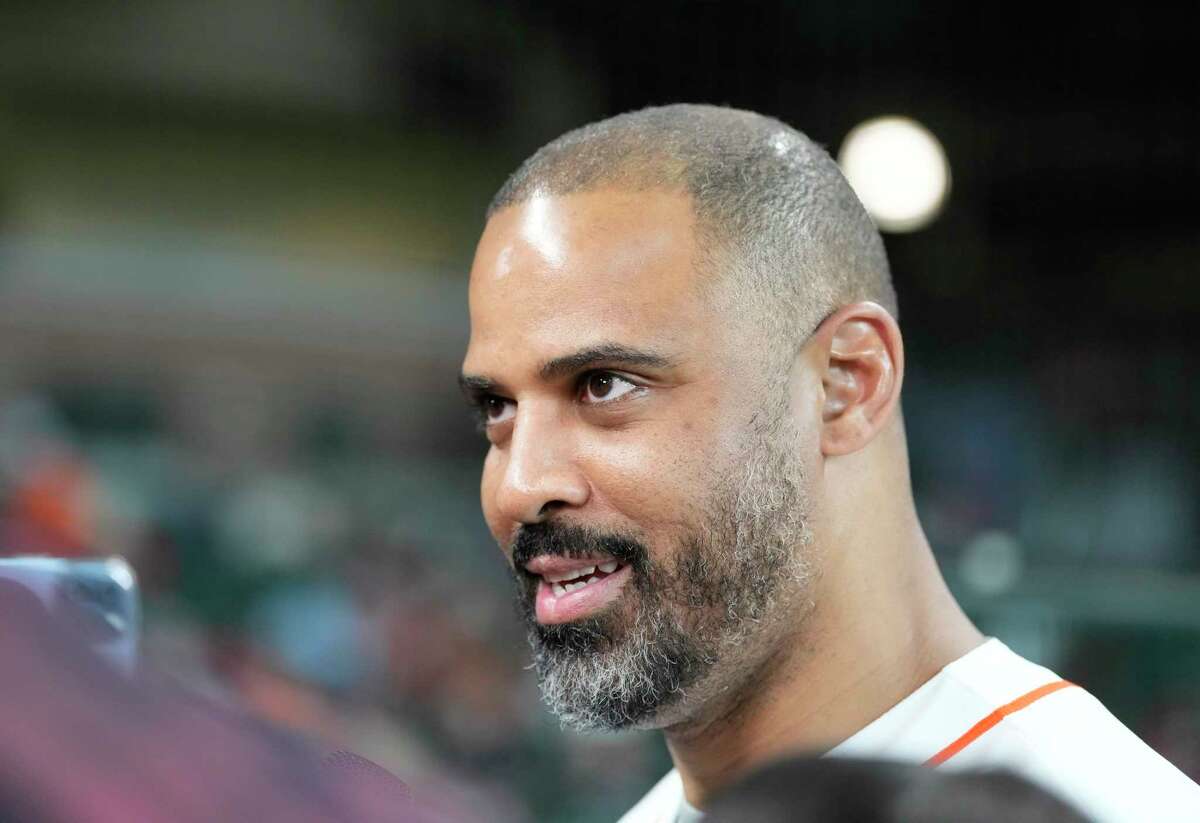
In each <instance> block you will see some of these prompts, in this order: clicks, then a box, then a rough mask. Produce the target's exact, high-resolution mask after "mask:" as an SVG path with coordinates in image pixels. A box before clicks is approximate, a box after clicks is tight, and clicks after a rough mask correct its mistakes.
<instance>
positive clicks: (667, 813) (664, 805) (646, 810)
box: [618, 769, 683, 823]
mask: <svg viewBox="0 0 1200 823" xmlns="http://www.w3.org/2000/svg"><path fill="white" fill-rule="evenodd" d="M682 799H683V781H682V780H680V778H679V772H677V771H675V769H671V771H669V772H667V773H666V774H665V775H664V776H663V778H662V780H659V781H658V782H657V783H656V784H654V788H652V789H651V790H650V791H648V792H646V795H645V796H644V797H643V798H642V799H641V800H639V801H638V802H637V805H635V806H634V807H633V808H632V809H630V810H629V811H627V812H626V813H625V814H624V815H623V816H622V817H621V819H620V820H619V821H618V823H674V820H675V813H676V811H678V809H679V803H680V801H681V800H682Z"/></svg>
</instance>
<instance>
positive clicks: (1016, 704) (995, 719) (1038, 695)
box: [925, 680, 1075, 766]
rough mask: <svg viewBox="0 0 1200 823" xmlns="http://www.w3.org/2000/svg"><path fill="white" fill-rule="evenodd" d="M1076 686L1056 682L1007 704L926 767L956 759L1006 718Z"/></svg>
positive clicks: (973, 727) (971, 729) (939, 753)
mask: <svg viewBox="0 0 1200 823" xmlns="http://www.w3.org/2000/svg"><path fill="white" fill-rule="evenodd" d="M1074 685H1075V684H1074V683H1071V682H1070V681H1067V680H1058V681H1055V682H1054V683H1047V684H1046V685H1045V686H1038V687H1037V688H1036V689H1034V690H1033V691H1031V692H1027V693H1026V694H1023V695H1021V696H1020V697H1018V698H1017V699H1016V700H1014V701H1012V702H1011V703H1005V704H1004V705H1003V706H1001V707H1000V708H998V709H996V710H995V711H994V712H992V713H991V714H989V715H988V716H987V717H985V718H983V720H980V721H979V722H978V723H976V724H975V725H974V726H972V727H971V728H969V729H967V731H966V733H965V734H963V735H962V737H960V738H958V739H957V740H955V741H954V742H953V743H951V744H950V745H949V746H947V747H946V748H944V749H942V750H941V751H940V752H938V753H937V754H935V755H934V756H933V757H931V758H929V759H928V760H926V761H925V765H926V766H940V765H942V764H943V763H945V762H946V761H947V760H949V759H950V758H952V757H954V755H956V754H958V753H959V752H961V751H962V750H963V749H965V748H966V747H967V746H970V745H971V744H972V743H974V742H975V741H976V740H978V739H979V738H981V737H983V735H985V734H987V732H988V730H990V729H991V728H992V727H993V726H995V725H996V724H997V723H999V722H1000V721H1001V720H1003V719H1004V718H1006V717H1008V716H1009V715H1010V714H1012V713H1013V712H1019V711H1021V709H1024V708H1026V707H1027V706H1031V705H1033V704H1034V703H1036V702H1037V701H1039V700H1041V699H1042V698H1043V697H1045V696H1046V695H1048V694H1054V693H1055V692H1056V691H1059V690H1060V689H1065V688H1067V687H1068V686H1074Z"/></svg>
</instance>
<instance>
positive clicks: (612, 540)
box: [512, 521, 650, 573]
mask: <svg viewBox="0 0 1200 823" xmlns="http://www.w3.org/2000/svg"><path fill="white" fill-rule="evenodd" d="M595 554H607V555H610V556H611V557H612V558H613V559H614V560H616V561H617V562H619V563H622V564H628V565H630V566H632V567H633V568H634V570H641V569H645V568H646V563H647V560H648V559H649V556H650V553H649V551H648V550H647V549H646V547H645V546H644V545H643V544H642V543H641V542H639V541H638V540H636V539H634V538H632V537H627V536H624V535H619V534H613V533H610V532H602V531H599V530H597V529H590V528H585V527H582V526H572V525H568V524H566V523H554V522H550V521H546V522H544V523H531V524H529V525H525V526H522V527H521V528H520V530H519V531H518V532H517V536H516V538H515V539H514V540H513V544H512V564H513V567H514V569H515V570H516V571H518V572H521V573H524V571H525V569H524V566H525V564H526V563H528V562H529V561H530V560H532V559H533V558H535V557H539V556H541V555H550V556H556V557H587V556H589V555H595Z"/></svg>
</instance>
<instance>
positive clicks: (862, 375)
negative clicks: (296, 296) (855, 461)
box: [813, 302, 904, 457]
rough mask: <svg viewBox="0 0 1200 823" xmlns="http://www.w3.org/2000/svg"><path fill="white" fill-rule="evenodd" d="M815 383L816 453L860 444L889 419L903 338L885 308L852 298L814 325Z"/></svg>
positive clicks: (900, 373)
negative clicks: (820, 396)
mask: <svg viewBox="0 0 1200 823" xmlns="http://www.w3.org/2000/svg"><path fill="white" fill-rule="evenodd" d="M813 343H814V344H815V345H816V346H818V355H819V357H820V369H821V387H822V389H823V390H824V395H825V396H824V402H823V404H822V408H821V452H822V453H823V454H824V455H825V456H827V457H833V456H836V455H843V454H850V453H851V452H855V451H858V450H859V449H861V448H863V447H864V446H865V445H867V443H869V442H871V440H872V439H873V438H874V437H875V435H876V434H878V433H879V431H880V430H881V429H882V428H883V427H884V426H885V425H886V424H887V422H888V420H890V419H891V417H892V414H893V412H894V409H895V408H896V406H897V404H898V403H899V402H900V384H901V382H902V381H903V379H904V340H903V339H902V338H901V336H900V327H899V326H898V325H897V324H896V321H895V319H894V318H893V317H892V316H891V314H889V313H888V311H887V309H885V308H883V307H882V306H880V305H879V304H877V303H867V302H864V303H853V304H851V305H849V306H843V307H842V308H841V309H839V310H838V311H836V312H834V313H833V314H832V315H830V316H829V317H828V318H826V319H825V321H824V322H823V323H821V325H820V326H819V327H818V328H817V330H816V332H815V333H814V334H813Z"/></svg>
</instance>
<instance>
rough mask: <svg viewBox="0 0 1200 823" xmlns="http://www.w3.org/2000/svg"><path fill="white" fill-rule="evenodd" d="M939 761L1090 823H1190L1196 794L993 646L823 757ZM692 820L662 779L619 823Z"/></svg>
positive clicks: (672, 779) (1072, 692)
mask: <svg viewBox="0 0 1200 823" xmlns="http://www.w3.org/2000/svg"><path fill="white" fill-rule="evenodd" d="M985 718H986V722H982V723H981V721H984V720H985ZM939 753H941V758H944V760H942V763H943V764H944V765H940V766H939V768H957V769H963V768H966V769H981V768H1007V769H1011V770H1012V771H1014V772H1016V773H1018V774H1020V775H1022V776H1024V777H1026V778H1028V779H1029V780H1031V781H1033V782H1035V783H1038V784H1040V785H1042V786H1044V787H1045V788H1046V789H1048V790H1049V791H1051V792H1052V793H1054V794H1055V795H1057V796H1058V797H1060V798H1062V799H1063V800H1065V801H1067V802H1068V803H1070V804H1072V805H1073V806H1075V807H1076V808H1077V809H1079V811H1081V812H1083V813H1084V814H1085V815H1087V816H1089V817H1091V818H1093V819H1094V820H1096V821H1097V822H1098V823H1130V822H1131V821H1139V823H1140V821H1148V820H1153V821H1159V822H1161V823H1168V821H1200V786H1197V785H1196V784H1195V783H1193V782H1192V781H1191V780H1189V779H1188V778H1187V777H1186V776H1185V775H1184V774H1183V773H1182V772H1180V771H1179V770H1178V769H1176V768H1175V767H1174V766H1173V765H1171V764H1170V763H1168V762H1167V761H1166V760H1165V759H1163V758H1162V757H1161V756H1160V755H1159V754H1157V753H1156V752H1155V751H1154V750H1153V749H1151V748H1150V747H1149V746H1147V745H1146V744H1145V743H1143V742H1142V741H1141V740H1140V739H1139V738H1138V737H1137V735H1135V734H1134V733H1133V732H1131V731H1130V730H1129V729H1127V728H1125V726H1123V725H1122V724H1121V722H1120V721H1119V720H1117V719H1116V718H1115V717H1113V716H1112V714H1110V713H1109V711H1108V710H1107V709H1105V708H1104V706H1103V705H1101V703H1100V701H1098V700H1097V699H1096V698H1094V697H1092V696H1091V695H1090V694H1088V693H1087V692H1086V691H1084V690H1083V689H1081V688H1080V687H1078V686H1075V685H1071V684H1066V683H1065V682H1064V681H1062V679H1061V678H1060V677H1059V676H1058V675H1056V674H1055V673H1054V672H1052V671H1050V670H1049V669H1046V668H1043V667H1042V666H1038V665H1037V664H1035V663H1031V662H1029V661H1028V660H1026V659H1024V658H1023V657H1020V656H1019V655H1017V654H1015V653H1013V652H1012V651H1011V650H1010V649H1009V648H1008V647H1007V646H1005V645H1004V644H1003V643H1001V642H1000V641H999V640H996V639H995V638H992V639H990V640H988V641H987V642H985V643H983V644H982V645H981V646H979V647H978V648H976V649H974V650H972V651H970V652H968V653H967V654H965V655H963V656H962V657H960V658H959V659H958V660H955V661H954V662H953V663H951V664H950V665H948V666H946V668H944V669H942V670H941V671H940V672H938V673H937V674H936V675H935V676H934V677H933V678H932V679H930V680H929V682H927V683H925V684H924V685H923V686H921V687H920V688H919V689H917V690H916V691H915V692H913V693H912V694H910V695H909V696H908V697H906V698H904V699H903V700H901V701H900V702H899V703H897V704H896V705H895V706H894V707H892V708H891V709H890V710H889V711H887V712H886V713H885V714H884V715H883V716H882V717H880V718H878V719H877V720H875V721H873V722H872V723H870V724H869V725H867V726H866V727H865V728H863V729H861V730H860V731H858V732H857V733H856V734H854V735H853V736H852V737H850V738H849V739H848V740H845V741H843V742H842V743H840V744H839V745H837V746H835V747H834V748H833V749H832V750H830V751H829V752H827V753H826V755H825V756H827V757H863V758H876V759H885V760H899V761H907V762H911V763H925V762H926V761H928V760H930V758H933V757H935V756H936V755H939ZM696 814H697V813H696V811H695V810H694V809H692V808H691V807H690V806H688V805H687V804H686V803H685V801H684V798H683V784H682V781H681V780H680V779H679V773H678V772H677V771H675V770H674V769H672V770H671V771H670V772H668V773H667V775H666V776H665V777H664V778H663V779H662V780H660V781H659V782H658V784H657V785H655V787H654V788H653V789H651V790H650V792H649V793H648V794H647V795H646V796H645V797H643V798H642V800H641V801H640V802H639V803H638V804H637V805H636V806H634V807H633V808H632V809H630V810H629V811H628V812H627V813H626V814H625V816H624V817H622V818H621V820H620V823H677V821H679V820H687V819H689V818H690V819H692V820H694V819H696V818H695V816H694V815H696Z"/></svg>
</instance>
